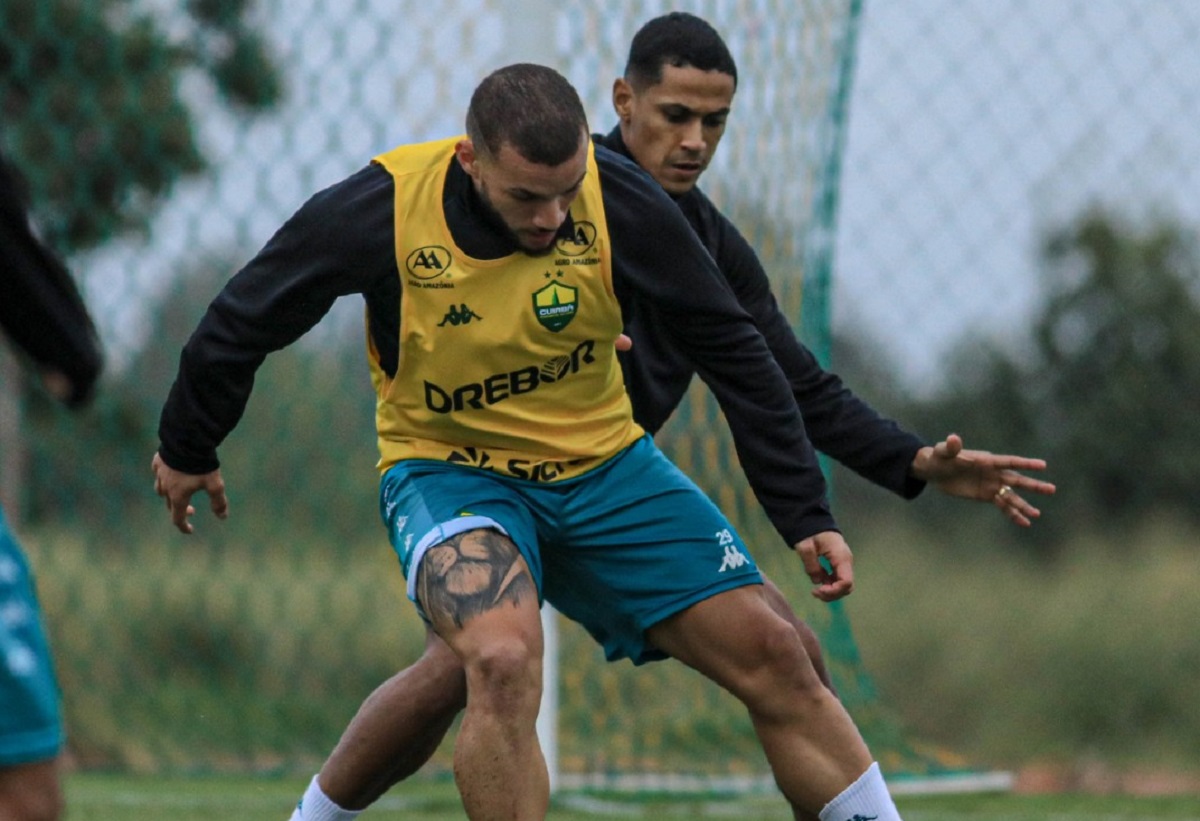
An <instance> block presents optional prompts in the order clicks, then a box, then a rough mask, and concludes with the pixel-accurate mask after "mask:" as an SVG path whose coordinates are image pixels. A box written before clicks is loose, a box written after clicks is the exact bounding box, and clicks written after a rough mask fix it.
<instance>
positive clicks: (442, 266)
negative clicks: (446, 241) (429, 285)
mask: <svg viewBox="0 0 1200 821" xmlns="http://www.w3.org/2000/svg"><path fill="white" fill-rule="evenodd" d="M450 262H451V257H450V252H449V251H447V250H446V249H445V248H443V247H442V246H440V245H426V246H424V247H423V248H418V249H417V250H415V251H413V252H412V253H411V254H409V255H408V259H406V260H405V261H404V267H405V268H407V269H408V272H409V273H410V274H412V275H413V276H414V277H416V278H417V279H435V278H436V277H440V276H441V275H442V274H444V273H446V271H447V270H449V268H450Z"/></svg>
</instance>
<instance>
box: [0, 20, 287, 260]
mask: <svg viewBox="0 0 1200 821" xmlns="http://www.w3.org/2000/svg"><path fill="white" fill-rule="evenodd" d="M251 4H252V0H188V2H187V3H186V4H185V8H186V11H187V14H177V15H175V16H173V17H171V18H170V19H169V20H167V19H166V18H165V17H162V16H161V15H156V13H155V11H154V8H152V6H153V7H158V8H161V5H162V4H152V3H150V2H147V0H0V125H2V126H3V131H2V132H0V138H2V139H3V140H4V143H5V146H6V148H7V150H8V153H9V156H10V157H11V158H12V159H13V161H14V162H15V164H16V165H17V166H18V167H19V168H20V169H22V171H23V172H24V174H25V176H26V178H27V180H28V182H29V184H30V187H31V188H32V196H31V200H32V201H33V203H34V211H35V214H36V216H37V218H38V222H39V224H40V226H41V228H42V230H43V233H44V234H45V235H46V238H47V239H48V240H49V241H50V242H51V243H52V244H53V246H54V247H55V248H57V249H58V250H59V251H60V252H62V253H70V252H72V251H75V250H79V249H83V248H88V247H91V246H95V245H98V244H101V243H103V242H105V241H106V240H108V239H110V238H111V237H113V236H114V235H116V234H119V233H122V232H125V231H130V230H139V229H143V228H144V227H145V226H146V224H147V222H148V220H149V219H150V217H151V216H152V214H153V213H154V211H155V209H156V208H157V207H158V205H159V204H160V203H161V201H162V199H163V198H164V197H165V196H166V195H167V194H169V193H170V191H171V188H172V186H173V185H174V184H175V183H176V182H177V181H178V180H179V179H180V178H181V177H183V176H186V175H189V174H195V173H198V172H200V171H202V170H203V169H204V167H205V160H204V157H203V155H202V154H201V152H200V149H199V148H198V147H197V144H196V135H195V123H194V120H193V114H192V112H191V111H190V110H189V108H188V106H187V104H186V103H185V100H184V98H183V95H182V93H181V83H182V81H183V79H184V77H185V76H186V75H188V74H189V73H193V72H199V73H201V74H202V75H204V76H207V77H208V78H209V79H210V80H211V81H212V82H213V83H214V84H215V87H216V89H217V90H218V92H219V94H220V96H221V98H222V99H223V100H224V101H225V102H226V103H227V104H228V105H230V106H232V107H234V108H237V109H242V110H246V111H259V110H264V109H267V108H270V107H271V106H273V105H274V104H275V103H277V102H278V100H279V99H280V97H281V94H282V81H281V78H280V75H279V72H278V70H277V68H276V66H275V65H274V63H273V62H272V60H271V58H270V56H269V55H268V52H267V49H266V47H265V44H264V41H263V39H262V38H261V37H260V36H259V35H258V34H256V33H255V32H253V31H252V30H251V29H250V28H249V17H250V8H251ZM168 23H169V27H168V25H167V24H168Z"/></svg>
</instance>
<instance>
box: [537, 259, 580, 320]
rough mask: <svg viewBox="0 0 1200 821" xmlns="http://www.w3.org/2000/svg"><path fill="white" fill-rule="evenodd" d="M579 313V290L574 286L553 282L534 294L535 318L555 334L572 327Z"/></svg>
mask: <svg viewBox="0 0 1200 821" xmlns="http://www.w3.org/2000/svg"><path fill="white" fill-rule="evenodd" d="M547 276H549V274H548V273H547ZM578 311H579V289H578V288H576V287H574V286H571V285H564V284H563V283H561V282H551V283H550V284H549V285H547V286H545V287H544V288H540V289H539V290H537V291H534V292H533V314H534V316H536V317H537V321H538V322H540V323H541V324H542V326H543V327H545V328H546V329H548V330H550V331H553V332H554V333H558V332H559V331H561V330H562V329H563V328H565V327H567V326H568V325H570V324H571V320H572V319H574V318H575V314H576V313H577V312H578Z"/></svg>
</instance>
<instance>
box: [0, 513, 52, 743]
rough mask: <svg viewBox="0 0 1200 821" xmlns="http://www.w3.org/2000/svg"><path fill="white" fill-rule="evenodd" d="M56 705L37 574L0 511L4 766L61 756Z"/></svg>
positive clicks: (0, 724)
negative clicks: (34, 573)
mask: <svg viewBox="0 0 1200 821" xmlns="http://www.w3.org/2000/svg"><path fill="white" fill-rule="evenodd" d="M58 700H59V694H58V684H57V682H56V681H55V679H54V665H53V663H52V662H51V660H50V645H49V643H48V642H47V641H46V633H45V630H44V629H43V627H42V619H41V611H40V610H39V609H38V603H37V594H36V593H35V591H34V582H33V574H32V572H31V571H30V569H29V563H28V562H27V561H26V560H25V554H24V553H22V552H21V548H20V547H18V545H17V543H16V541H15V540H14V539H13V536H12V534H11V533H10V532H9V530H8V525H7V524H6V523H5V521H4V511H3V510H0V705H3V707H2V708H0V766H10V765H13V764H25V763H29V762H33V761H43V760H45V759H50V758H54V757H55V756H56V755H58V752H59V750H61V749H62V743H63V728H62V716H61V715H60V713H59V703H58Z"/></svg>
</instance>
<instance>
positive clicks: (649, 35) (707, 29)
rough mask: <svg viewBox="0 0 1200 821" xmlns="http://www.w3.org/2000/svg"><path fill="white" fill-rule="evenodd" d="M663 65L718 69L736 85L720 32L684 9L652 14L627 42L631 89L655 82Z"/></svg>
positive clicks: (660, 80)
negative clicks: (658, 15) (628, 42)
mask: <svg viewBox="0 0 1200 821" xmlns="http://www.w3.org/2000/svg"><path fill="white" fill-rule="evenodd" d="M665 65H671V66H675V67H677V68H685V67H687V66H691V67H692V68H698V69H700V70H701V71H719V72H721V73H722V74H728V75H729V76H730V77H732V78H733V86H734V88H737V64H736V63H734V61H733V55H732V54H730V53H729V47H728V46H726V45H725V41H724V40H722V39H721V35H720V34H718V33H717V30H716V29H714V28H713V27H712V26H710V25H709V24H708V23H707V22H705V21H704V20H702V19H700V18H699V17H697V16H696V15H694V14H688V13H687V12H685V11H673V12H671V13H670V14H664V15H662V16H661V17H655V18H654V19H653V20H651V21H650V22H648V23H646V25H644V26H642V27H641V28H640V29H638V33H637V34H635V35H633V42H632V43H630V44H629V59H628V61H626V63H625V79H626V80H628V81H629V83H630V84H631V85H633V86H634V88H647V87H649V86H655V85H658V84H659V83H660V82H662V75H663V66H665Z"/></svg>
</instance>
